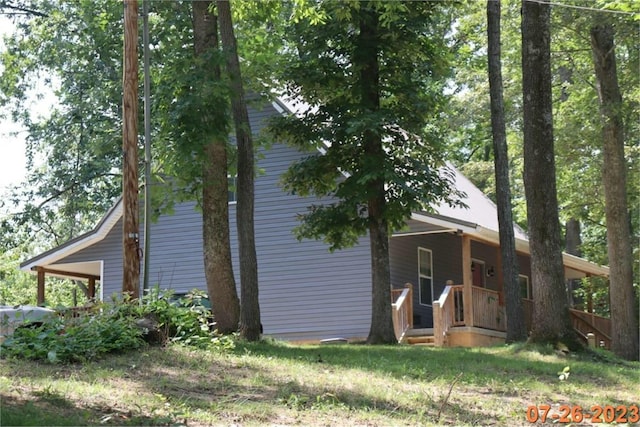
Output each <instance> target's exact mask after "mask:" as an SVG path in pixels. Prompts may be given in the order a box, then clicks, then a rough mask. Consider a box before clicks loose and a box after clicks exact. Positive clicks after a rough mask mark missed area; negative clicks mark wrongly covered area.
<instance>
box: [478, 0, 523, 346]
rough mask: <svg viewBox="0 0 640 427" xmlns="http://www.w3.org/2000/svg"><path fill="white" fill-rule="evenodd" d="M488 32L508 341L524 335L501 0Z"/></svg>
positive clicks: (492, 1) (491, 3) (491, 9)
mask: <svg viewBox="0 0 640 427" xmlns="http://www.w3.org/2000/svg"><path fill="white" fill-rule="evenodd" d="M487 32H488V45H489V46H488V48H489V51H488V59H489V92H490V95H491V130H492V132H493V152H494V156H495V158H494V166H495V174H496V199H497V205H498V224H499V228H500V253H501V256H502V277H503V282H504V285H503V289H504V293H505V305H506V312H507V338H506V341H507V342H515V341H524V340H525V339H526V338H527V331H526V326H525V323H524V313H523V310H522V300H521V298H520V284H519V281H518V271H519V268H518V258H517V255H516V242H515V235H514V231H513V216H512V213H511V189H510V187H509V157H508V153H507V133H506V127H505V121H504V103H503V94H502V70H501V66H502V61H501V56H500V0H488V1H487Z"/></svg>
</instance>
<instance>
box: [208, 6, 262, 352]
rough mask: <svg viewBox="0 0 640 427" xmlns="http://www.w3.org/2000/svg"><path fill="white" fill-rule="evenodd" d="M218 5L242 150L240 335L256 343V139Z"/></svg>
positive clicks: (229, 30) (232, 40) (228, 25)
mask: <svg viewBox="0 0 640 427" xmlns="http://www.w3.org/2000/svg"><path fill="white" fill-rule="evenodd" d="M217 6H218V21H219V23H220V38H221V40H222V48H223V49H224V53H225V58H226V64H227V74H228V75H229V80H230V84H231V110H232V112H233V121H234V124H235V129H236V143H237V147H238V154H237V162H238V164H237V171H238V173H237V175H238V179H237V194H238V198H237V200H238V203H237V205H236V226H237V228H238V256H239V258H240V301H241V304H240V336H241V337H243V338H245V339H247V340H249V341H256V340H258V339H260V333H261V327H260V302H259V299H258V260H257V257H256V242H255V232H254V220H253V213H254V177H255V166H254V155H253V150H254V148H253V136H252V134H251V124H250V123H249V113H248V112H247V103H246V101H245V95H244V87H243V84H242V73H241V70H240V61H239V60H238V48H237V43H236V37H235V34H234V32H233V21H232V17H231V4H230V1H229V0H218V2H217Z"/></svg>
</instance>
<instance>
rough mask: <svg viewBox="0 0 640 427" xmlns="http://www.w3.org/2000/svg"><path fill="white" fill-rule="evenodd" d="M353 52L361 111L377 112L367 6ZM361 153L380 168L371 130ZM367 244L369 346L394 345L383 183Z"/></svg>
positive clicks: (374, 33)
mask: <svg viewBox="0 0 640 427" xmlns="http://www.w3.org/2000/svg"><path fill="white" fill-rule="evenodd" d="M356 43H357V46H356V49H355V52H354V58H353V63H354V65H355V69H357V70H360V97H361V99H360V102H361V107H362V109H363V111H365V112H366V113H372V112H375V111H378V110H379V109H380V74H379V64H378V53H379V52H378V50H379V45H378V43H379V41H378V16H377V12H376V11H374V10H373V9H372V8H371V5H370V4H369V3H368V2H364V3H362V6H361V11H360V33H359V35H358V40H357V42H356ZM363 139H364V141H363V142H364V152H365V156H366V157H367V160H368V161H369V162H370V164H373V165H376V166H379V167H380V168H382V167H384V161H385V153H384V150H383V148H382V139H381V137H380V135H379V134H378V133H376V132H375V131H373V130H367V131H365V133H364V135H363ZM368 193H369V195H370V196H369V200H368V202H367V205H368V216H369V243H370V247H371V276H372V279H371V282H372V283H371V287H372V302H371V328H370V330H369V336H368V337H367V342H368V343H369V344H392V343H397V340H396V336H395V332H394V329H393V319H392V317H391V272H390V268H389V264H390V259H389V224H388V222H387V220H386V219H385V209H386V202H385V186H384V180H383V179H376V180H372V181H371V182H370V184H369V188H368Z"/></svg>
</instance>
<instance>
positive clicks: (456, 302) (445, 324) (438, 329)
mask: <svg viewBox="0 0 640 427" xmlns="http://www.w3.org/2000/svg"><path fill="white" fill-rule="evenodd" d="M459 325H464V312H463V305H462V285H448V286H447V287H446V288H444V292H442V294H441V295H440V298H439V299H438V300H437V301H434V302H433V337H434V343H435V345H436V346H438V347H441V346H443V345H444V339H445V337H446V335H447V332H448V331H449V328H451V327H453V326H459Z"/></svg>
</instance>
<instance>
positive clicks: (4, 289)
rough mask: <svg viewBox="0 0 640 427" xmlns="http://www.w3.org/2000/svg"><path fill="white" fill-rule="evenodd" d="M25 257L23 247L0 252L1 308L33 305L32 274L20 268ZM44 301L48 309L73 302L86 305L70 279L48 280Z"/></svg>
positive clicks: (81, 294)
mask: <svg viewBox="0 0 640 427" xmlns="http://www.w3.org/2000/svg"><path fill="white" fill-rule="evenodd" d="M26 257H27V253H26V251H25V250H23V245H20V246H18V247H16V248H13V249H7V250H5V251H4V252H0V305H36V278H35V275H33V274H29V273H26V272H24V271H21V270H20V269H19V265H20V261H21V260H23V259H25V258H26ZM46 287H47V289H46V301H45V304H46V305H47V306H48V307H60V306H62V307H71V306H73V305H74V294H75V302H76V303H77V305H83V304H85V303H86V302H87V297H86V296H85V294H84V292H83V291H82V289H80V288H79V286H78V284H77V283H76V282H74V281H71V280H62V279H57V278H54V277H49V278H47V284H46Z"/></svg>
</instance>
